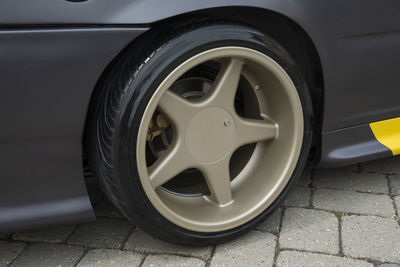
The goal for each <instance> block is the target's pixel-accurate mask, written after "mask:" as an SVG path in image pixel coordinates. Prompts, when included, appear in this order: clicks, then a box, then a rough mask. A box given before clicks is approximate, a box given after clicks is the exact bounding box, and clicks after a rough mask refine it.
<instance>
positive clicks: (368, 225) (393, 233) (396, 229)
mask: <svg viewBox="0 0 400 267" xmlns="http://www.w3.org/2000/svg"><path fill="white" fill-rule="evenodd" d="M399 236H400V226H399V224H398V223H397V221H396V220H394V219H393V218H380V217H375V216H355V215H353V216H344V217H343V218H342V244H343V253H344V254H345V255H347V256H351V257H355V258H364V257H365V258H370V259H373V260H377V261H381V262H392V263H400V239H399Z"/></svg>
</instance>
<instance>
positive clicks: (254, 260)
mask: <svg viewBox="0 0 400 267" xmlns="http://www.w3.org/2000/svg"><path fill="white" fill-rule="evenodd" d="M275 246H276V237H275V236H274V235H272V234H270V233H261V232H255V231H251V232H249V233H248V234H246V235H244V236H242V237H240V238H238V239H236V240H233V241H231V242H228V243H225V244H221V245H217V247H216V249H215V253H214V256H213V258H212V259H211V264H210V266H211V267H216V266H230V267H231V266H232V267H233V266H239V267H242V266H272V263H273V261H274V256H275Z"/></svg>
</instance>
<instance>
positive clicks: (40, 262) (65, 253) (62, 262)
mask: <svg viewBox="0 0 400 267" xmlns="http://www.w3.org/2000/svg"><path fill="white" fill-rule="evenodd" d="M82 255H83V248H81V247H76V246H66V245H59V244H33V245H31V246H29V247H28V248H27V249H25V250H24V252H22V253H21V255H20V256H19V257H18V258H17V259H16V260H15V261H14V262H13V263H12V265H11V266H18V267H28V266H32V267H36V266H41V267H45V266H63V267H67V266H74V265H75V264H76V263H77V262H78V261H79V259H80V258H81V257H82Z"/></svg>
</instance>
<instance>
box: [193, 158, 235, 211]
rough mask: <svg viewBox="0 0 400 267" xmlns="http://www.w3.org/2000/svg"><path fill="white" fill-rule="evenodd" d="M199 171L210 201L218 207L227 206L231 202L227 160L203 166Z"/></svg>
mask: <svg viewBox="0 0 400 267" xmlns="http://www.w3.org/2000/svg"><path fill="white" fill-rule="evenodd" d="M200 171H201V172H202V173H203V175H204V178H205V179H206V182H207V185H208V188H209V190H210V192H211V198H212V200H213V201H215V202H216V203H217V204H218V205H226V204H229V203H230V202H231V201H232V191H231V179H230V174H229V160H228V159H224V160H222V161H221V162H218V163H214V164H206V165H203V166H202V167H201V168H200Z"/></svg>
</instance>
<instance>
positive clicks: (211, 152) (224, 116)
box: [185, 107, 236, 163]
mask: <svg viewBox="0 0 400 267" xmlns="http://www.w3.org/2000/svg"><path fill="white" fill-rule="evenodd" d="M235 129H236V126H235V121H234V120H233V117H232V116H231V114H230V113H229V112H228V111H226V110H225V109H223V108H219V107H210V108H206V109H204V110H202V111H200V112H198V113H197V114H196V115H195V116H194V117H193V119H192V120H191V121H190V123H189V125H188V127H187V130H186V136H185V137H186V138H185V140H186V147H187V149H188V151H189V153H190V154H191V155H192V156H193V157H194V158H196V159H197V160H199V161H200V162H201V163H212V162H216V161H218V160H220V159H222V158H223V157H224V156H226V155H227V154H228V153H229V151H230V150H231V149H232V147H233V145H234V143H235Z"/></svg>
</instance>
